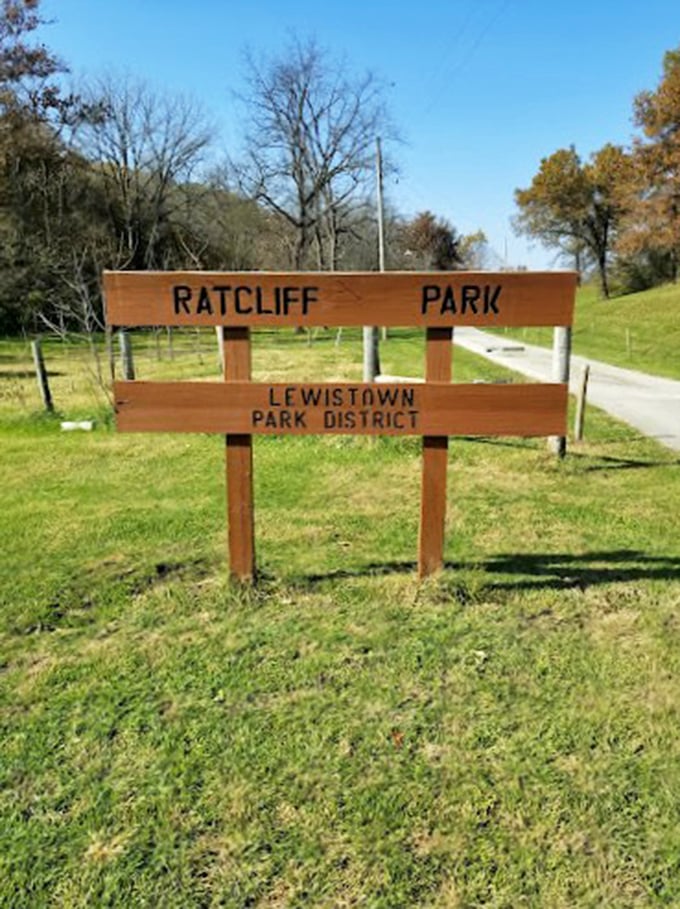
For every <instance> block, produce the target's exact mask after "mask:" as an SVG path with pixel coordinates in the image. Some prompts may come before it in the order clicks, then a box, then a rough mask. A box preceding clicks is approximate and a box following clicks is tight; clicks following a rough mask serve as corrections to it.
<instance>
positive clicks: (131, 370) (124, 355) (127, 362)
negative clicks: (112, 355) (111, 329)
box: [118, 328, 135, 382]
mask: <svg viewBox="0 0 680 909" xmlns="http://www.w3.org/2000/svg"><path fill="white" fill-rule="evenodd" d="M118 340H119V342H120V364H121V368H122V370H123V378H124V379H125V380H126V381H127V382H134V379H135V364H134V361H133V359H132V343H131V341H130V335H129V334H128V333H127V332H126V331H125V329H124V328H121V330H120V331H119V332H118Z"/></svg>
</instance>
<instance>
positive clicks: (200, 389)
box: [114, 382, 567, 436]
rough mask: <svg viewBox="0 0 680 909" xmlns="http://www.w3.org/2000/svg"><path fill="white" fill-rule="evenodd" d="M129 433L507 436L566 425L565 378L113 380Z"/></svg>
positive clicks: (560, 430)
mask: <svg viewBox="0 0 680 909" xmlns="http://www.w3.org/2000/svg"><path fill="white" fill-rule="evenodd" d="M114 395H115V409H116V423H117V426H118V429H119V430H123V431H125V432H158V431H161V432H163V431H165V432H216V433H258V434H270V435H272V434H274V435H275V434H282V435H283V434H294V435H299V434H305V433H306V434H325V433H342V434H351V435H356V434H362V435H426V436H452V435H484V436H486V435H512V436H544V435H560V434H564V433H565V432H566V410H567V386H566V385H562V384H559V385H558V384H538V385H535V384H524V385H493V384H492V385H478V384H475V385H464V384H453V385H452V384H449V383H435V382H431V383H425V384H407V383H403V384H402V383H398V384H376V385H367V384H360V383H357V384H351V383H333V384H316V385H315V384H299V385H297V384H290V385H284V384H274V385H271V384H267V383H256V382H219V383H209V382H116V383H115V384H114Z"/></svg>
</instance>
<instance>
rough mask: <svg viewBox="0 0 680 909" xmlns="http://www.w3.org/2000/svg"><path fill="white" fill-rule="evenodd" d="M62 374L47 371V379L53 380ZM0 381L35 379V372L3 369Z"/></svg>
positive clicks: (0, 373)
mask: <svg viewBox="0 0 680 909" xmlns="http://www.w3.org/2000/svg"><path fill="white" fill-rule="evenodd" d="M63 375H64V373H63V372H54V371H53V370H51V369H50V370H48V372H47V377H48V379H54V378H55V377H57V376H63ZM0 379H35V370H30V369H19V370H16V369H15V370H10V371H7V370H5V369H3V370H1V371H0Z"/></svg>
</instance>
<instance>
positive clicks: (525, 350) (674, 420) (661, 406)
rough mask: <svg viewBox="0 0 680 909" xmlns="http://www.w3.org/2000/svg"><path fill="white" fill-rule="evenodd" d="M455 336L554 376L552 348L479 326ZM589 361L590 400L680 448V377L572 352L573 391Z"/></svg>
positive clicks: (533, 374) (489, 354) (517, 365)
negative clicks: (524, 342) (494, 333)
mask: <svg viewBox="0 0 680 909" xmlns="http://www.w3.org/2000/svg"><path fill="white" fill-rule="evenodd" d="M454 339H455V343H456V344H460V346H461V347H464V348H465V349H466V350H471V351H473V352H474V353H476V354H480V355H481V356H483V357H486V358H487V359H488V360H492V361H493V362H494V363H498V364H500V365H501V366H507V367H508V369H514V370H516V371H517V372H520V373H523V374H524V375H526V376H529V377H530V378H532V379H538V380H541V381H544V382H549V381H551V379H552V351H551V350H547V349H546V348H544V347H535V346H533V345H531V344H523V343H522V342H521V341H514V340H510V339H508V338H505V337H503V336H502V335H492V334H488V333H487V332H483V331H479V330H478V329H476V328H456V330H455V333H454ZM586 363H589V364H590V379H589V383H588V402H589V403H591V404H594V405H595V406H596V407H600V408H601V409H602V410H604V411H606V412H607V413H609V414H611V415H612V416H613V417H616V418H617V419H619V420H623V421H624V423H628V424H629V425H630V426H633V427H635V429H638V430H639V431H640V432H641V433H643V434H644V435H646V436H650V437H651V438H653V439H656V441H657V442H660V443H661V444H662V445H666V446H667V447H668V448H673V449H675V450H676V451H680V382H676V381H674V380H672V379H661V378H657V377H656V376H650V375H648V374H647V373H643V372H635V371H634V370H632V369H621V368H619V367H618V366H609V365H607V364H606V363H600V362H599V361H598V360H590V359H588V358H587V357H580V356H573V357H572V361H571V381H570V389H571V391H572V392H575V391H576V387H577V385H578V383H579V381H580V377H581V373H582V371H583V367H584V365H585V364H586Z"/></svg>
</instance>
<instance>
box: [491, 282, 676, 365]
mask: <svg viewBox="0 0 680 909" xmlns="http://www.w3.org/2000/svg"><path fill="white" fill-rule="evenodd" d="M504 331H505V333H506V334H508V335H511V336H512V337H516V338H520V339H522V340H524V341H526V342H527V343H528V344H539V345H541V346H544V347H549V346H550V345H551V344H552V329H550V328H525V329H512V330H511V329H506V330H504ZM572 344H573V350H574V353H577V354H581V355H582V356H584V357H592V358H593V359H594V360H602V361H603V362H605V363H611V364H612V365H614V366H622V367H624V368H625V369H637V370H640V371H641V372H648V373H652V374H653V375H658V376H666V377H667V378H669V379H680V357H679V356H678V349H680V284H666V285H663V286H662V287H654V288H652V289H651V290H645V291H642V292H640V293H635V294H627V295H626V296H621V297H612V298H611V299H609V300H605V299H603V298H602V297H601V296H600V293H599V291H598V289H597V288H596V287H594V286H592V285H586V286H584V287H581V288H579V290H578V291H577V294H576V310H575V314H574V328H573V336H572Z"/></svg>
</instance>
